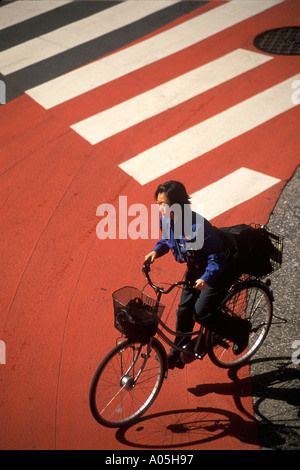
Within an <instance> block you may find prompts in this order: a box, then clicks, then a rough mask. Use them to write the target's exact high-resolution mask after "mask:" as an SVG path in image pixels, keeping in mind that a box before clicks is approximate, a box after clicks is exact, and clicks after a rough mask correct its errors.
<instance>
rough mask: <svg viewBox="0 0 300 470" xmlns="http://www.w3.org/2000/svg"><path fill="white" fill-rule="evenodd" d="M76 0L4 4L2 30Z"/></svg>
mask: <svg viewBox="0 0 300 470" xmlns="http://www.w3.org/2000/svg"><path fill="white" fill-rule="evenodd" d="M73 1H74V0H43V1H42V2H41V1H37V2H36V1H35V2H33V1H32V0H19V1H17V2H12V3H9V4H7V5H4V6H3V7H2V8H1V15H0V30H1V29H5V28H9V27H10V26H14V25H16V24H18V23H21V22H22V21H26V20H29V19H30V18H34V17H35V16H38V15H41V14H43V13H46V12H47V11H51V10H54V9H55V8H58V7H61V6H63V5H67V4H68V3H71V2H73Z"/></svg>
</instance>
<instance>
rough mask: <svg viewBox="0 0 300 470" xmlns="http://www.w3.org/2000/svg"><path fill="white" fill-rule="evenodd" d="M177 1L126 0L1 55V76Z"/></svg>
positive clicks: (0, 53) (102, 34)
mask: <svg viewBox="0 0 300 470" xmlns="http://www.w3.org/2000/svg"><path fill="white" fill-rule="evenodd" d="M178 1H179V0H160V1H159V2H158V1H156V0H147V2H144V1H143V0H127V1H126V2H124V3H120V4H119V5H116V6H114V7H113V8H108V9H107V10H104V11H101V12H99V13H96V14H94V15H91V16H88V17H87V18H84V19H82V20H80V21H76V22H74V23H71V24H69V25H67V26H64V27H62V28H59V29H56V30H55V31H51V32H50V33H47V34H44V35H42V36H40V37H38V38H34V39H31V40H29V41H26V42H25V43H22V44H19V45H17V46H15V47H12V48H10V49H7V50H6V51H3V52H0V72H1V73H2V74H3V75H8V74H10V73H13V72H16V71H17V70H20V69H22V68H24V67H27V66H28V65H32V64H35V63H36V62H39V61H41V60H44V59H47V58H49V57H52V56H54V55H55V54H59V53H61V52H64V51H66V50H68V49H71V48H72V47H76V46H78V45H80V44H84V43H86V42H88V41H91V40H92V39H95V38H98V37H99V36H104V35H105V34H107V33H109V32H111V31H114V30H115V29H118V28H122V27H123V26H125V25H128V24H130V23H133V22H134V21H137V20H139V19H141V18H143V17H145V16H147V15H149V14H151V13H154V12H155V11H159V10H162V9H163V8H166V7H167V6H170V5H171V4H172V3H176V2H178Z"/></svg>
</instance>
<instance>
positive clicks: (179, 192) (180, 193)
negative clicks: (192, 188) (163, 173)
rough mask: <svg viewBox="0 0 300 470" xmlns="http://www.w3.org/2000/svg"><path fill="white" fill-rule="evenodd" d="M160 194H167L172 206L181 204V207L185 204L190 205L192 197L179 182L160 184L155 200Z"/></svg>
mask: <svg viewBox="0 0 300 470" xmlns="http://www.w3.org/2000/svg"><path fill="white" fill-rule="evenodd" d="M160 193H165V194H166V196H167V198H168V199H169V201H170V205H171V206H172V205H173V204H180V206H181V207H183V206H184V204H190V203H191V202H190V196H189V195H188V193H187V191H186V189H185V187H184V185H183V184H182V183H180V182H179V181H167V182H166V183H163V184H160V185H159V186H158V188H157V190H156V191H155V199H156V200H157V197H158V195H159V194H160Z"/></svg>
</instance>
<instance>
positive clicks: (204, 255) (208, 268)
mask: <svg viewBox="0 0 300 470" xmlns="http://www.w3.org/2000/svg"><path fill="white" fill-rule="evenodd" d="M196 216H197V214H195V213H194V212H193V213H192V227H191V229H192V231H189V233H185V232H187V230H184V227H182V231H181V237H180V238H178V239H176V238H175V234H174V221H173V220H172V219H171V218H168V219H164V220H163V219H162V218H161V219H160V226H161V230H162V226H163V227H164V231H163V232H164V233H166V232H165V230H167V233H168V237H165V238H164V236H163V237H162V238H161V240H159V241H158V242H157V243H156V244H155V247H154V249H153V251H156V253H157V257H158V258H159V257H161V256H163V255H165V254H166V253H168V252H169V251H170V250H171V252H172V254H173V256H174V258H175V260H176V261H177V262H178V263H185V262H186V263H187V265H188V267H192V266H196V267H197V268H198V269H199V271H200V277H201V279H203V280H204V281H205V282H207V284H208V285H212V284H213V283H214V282H215V281H217V279H218V278H219V277H220V275H221V274H222V272H223V270H224V268H225V266H226V259H227V258H226V254H225V251H224V247H223V242H222V240H221V239H220V238H219V236H218V235H217V234H216V233H215V230H214V227H213V226H212V225H211V223H210V222H209V221H208V220H206V219H205V218H204V217H201V223H199V220H198V217H196ZM200 231H201V235H199V234H200ZM195 234H196V235H195ZM197 234H198V235H199V236H198V238H199V239H202V240H201V241H202V243H201V246H200V248H199V247H198V245H197V247H196V249H195V248H194V249H190V248H191V247H192V248H193V247H194V245H193V242H194V241H195V237H196V236H197ZM193 235H195V236H194V237H193ZM190 242H192V244H191V245H189V243H190ZM197 248H198V249H197Z"/></svg>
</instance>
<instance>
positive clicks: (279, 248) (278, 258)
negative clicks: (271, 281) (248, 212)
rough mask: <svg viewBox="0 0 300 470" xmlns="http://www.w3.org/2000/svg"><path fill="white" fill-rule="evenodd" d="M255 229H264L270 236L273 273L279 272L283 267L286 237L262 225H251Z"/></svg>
mask: <svg viewBox="0 0 300 470" xmlns="http://www.w3.org/2000/svg"><path fill="white" fill-rule="evenodd" d="M250 225H251V226H252V227H254V228H264V229H265V230H266V232H267V234H268V237H269V239H270V241H271V243H272V245H273V251H272V253H271V255H270V262H271V266H272V272H274V271H277V270H278V269H280V268H281V265H282V255H283V240H284V237H283V236H282V235H279V234H278V233H274V232H273V231H272V232H271V230H270V229H269V228H268V227H267V226H266V225H260V224H254V223H253V224H250Z"/></svg>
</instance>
